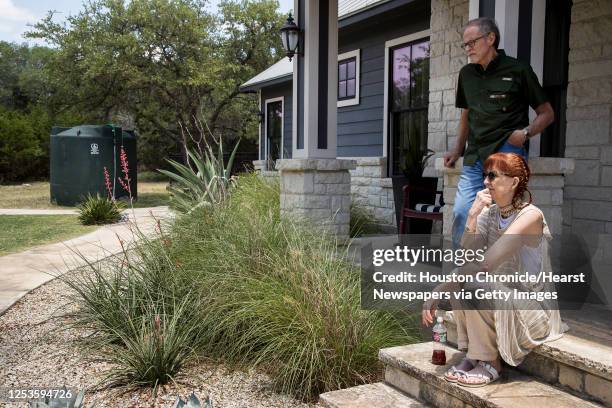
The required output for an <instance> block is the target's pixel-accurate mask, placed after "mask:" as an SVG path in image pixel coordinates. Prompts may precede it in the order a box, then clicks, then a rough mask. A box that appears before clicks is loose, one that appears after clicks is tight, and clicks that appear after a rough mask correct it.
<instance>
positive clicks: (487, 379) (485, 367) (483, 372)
mask: <svg viewBox="0 0 612 408" xmlns="http://www.w3.org/2000/svg"><path fill="white" fill-rule="evenodd" d="M481 367H482V368H481ZM478 368H480V371H479V372H477V373H473V372H472V371H474V370H475V369H478ZM468 378H471V379H479V380H481V381H479V382H467V381H466V379H468ZM498 379H499V372H498V371H497V370H496V369H495V367H493V366H492V365H491V364H489V363H486V362H484V361H479V362H478V364H476V367H474V368H473V369H472V370H471V371H470V372H467V373H465V374H463V375H462V376H461V377H459V378H458V379H457V384H459V385H462V386H464V387H470V388H477V387H484V386H485V385H488V384H491V383H492V382H494V381H497V380H498Z"/></svg>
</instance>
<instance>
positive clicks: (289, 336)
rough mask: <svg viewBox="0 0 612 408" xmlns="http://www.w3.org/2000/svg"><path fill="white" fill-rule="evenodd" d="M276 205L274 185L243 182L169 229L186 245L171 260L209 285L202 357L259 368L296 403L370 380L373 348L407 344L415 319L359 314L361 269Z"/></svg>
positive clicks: (374, 371)
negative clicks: (220, 201) (213, 207)
mask: <svg viewBox="0 0 612 408" xmlns="http://www.w3.org/2000/svg"><path fill="white" fill-rule="evenodd" d="M279 203H280V197H279V185H278V182H272V183H270V182H266V181H264V180H262V179H261V178H259V177H257V176H252V175H249V176H243V177H241V178H240V180H239V183H238V186H237V188H236V189H235V190H234V192H233V194H232V196H231V199H230V200H229V202H228V203H227V205H226V206H223V207H222V208H219V209H218V210H217V211H213V212H202V213H200V214H198V213H196V212H194V213H193V216H192V217H183V218H181V219H179V220H178V222H177V223H176V225H175V233H176V234H177V236H180V237H183V238H182V242H189V245H182V246H181V248H177V249H178V251H179V252H177V255H178V254H180V257H181V258H183V259H189V260H191V262H190V263H189V265H188V266H187V265H186V267H187V268H190V269H191V270H193V271H194V276H197V280H198V282H199V286H200V287H202V288H207V289H208V292H207V294H206V295H205V298H206V299H207V304H206V308H207V312H206V314H205V322H206V323H205V324H206V327H207V330H206V331H205V336H207V341H206V342H204V344H205V346H206V350H205V352H206V353H207V354H208V355H211V356H213V357H217V358H222V359H223V360H224V361H233V362H236V363H238V364H241V365H243V364H246V365H249V366H261V367H264V368H266V369H268V370H269V372H270V374H271V375H272V378H273V380H274V382H275V384H276V385H277V386H278V389H279V390H281V391H283V392H289V393H291V394H293V395H295V396H298V397H300V398H303V399H312V398H314V397H316V396H317V395H318V394H319V393H321V392H325V391H329V390H335V389H339V388H343V387H348V386H351V385H354V384H357V383H362V382H367V381H370V380H374V379H376V378H378V377H379V375H380V372H381V371H380V370H381V366H380V365H379V363H378V360H377V356H378V350H379V348H381V347H388V346H393V345H399V344H406V343H409V342H412V341H414V340H415V339H416V337H417V336H418V333H417V329H416V327H417V326H416V321H415V320H414V319H413V317H412V316H409V315H399V314H391V313H385V312H375V311H365V310H361V305H360V282H359V277H360V270H359V268H358V267H356V266H355V265H353V264H352V263H350V262H349V261H347V260H346V258H347V257H344V255H345V253H344V250H339V249H338V246H337V245H336V242H335V241H334V240H333V239H330V238H329V237H325V236H322V235H321V234H320V233H319V232H318V231H316V230H311V229H309V228H308V226H304V225H297V224H294V223H291V222H289V221H288V220H285V219H281V217H280V208H279ZM196 271H197V272H196Z"/></svg>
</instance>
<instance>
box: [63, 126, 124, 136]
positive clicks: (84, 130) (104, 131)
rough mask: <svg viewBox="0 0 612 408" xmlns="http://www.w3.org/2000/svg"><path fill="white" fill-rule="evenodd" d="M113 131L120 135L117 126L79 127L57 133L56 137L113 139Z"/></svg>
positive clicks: (120, 132)
mask: <svg viewBox="0 0 612 408" xmlns="http://www.w3.org/2000/svg"><path fill="white" fill-rule="evenodd" d="M113 129H114V131H115V134H116V135H119V136H120V135H121V134H122V132H123V131H122V129H121V127H119V126H112V125H79V126H74V127H71V128H69V129H66V130H64V131H63V132H59V133H58V134H57V135H58V136H72V137H113Z"/></svg>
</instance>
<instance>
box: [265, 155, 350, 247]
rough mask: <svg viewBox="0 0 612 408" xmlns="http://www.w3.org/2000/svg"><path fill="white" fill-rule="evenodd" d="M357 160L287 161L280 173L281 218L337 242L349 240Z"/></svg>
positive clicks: (279, 164) (279, 168)
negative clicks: (318, 230) (318, 229)
mask: <svg viewBox="0 0 612 408" xmlns="http://www.w3.org/2000/svg"><path fill="white" fill-rule="evenodd" d="M356 165H357V163H356V162H355V161H354V160H342V159H285V160H280V161H279V162H278V165H277V168H278V170H279V172H280V182H281V186H280V188H281V192H280V201H281V202H280V208H281V215H283V216H285V217H289V218H290V219H294V220H297V221H301V222H305V223H307V224H310V225H313V226H316V227H320V228H321V229H322V230H324V231H326V232H328V233H331V234H333V235H335V236H337V237H338V238H341V239H344V238H348V236H349V223H350V208H351V175H350V173H349V170H352V169H354V168H355V166H356Z"/></svg>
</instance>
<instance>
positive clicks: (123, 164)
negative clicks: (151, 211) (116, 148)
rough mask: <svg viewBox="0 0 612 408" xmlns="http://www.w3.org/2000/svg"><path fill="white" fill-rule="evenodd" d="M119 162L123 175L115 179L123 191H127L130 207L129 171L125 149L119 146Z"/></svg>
mask: <svg viewBox="0 0 612 408" xmlns="http://www.w3.org/2000/svg"><path fill="white" fill-rule="evenodd" d="M119 160H120V162H121V172H122V173H123V178H121V177H117V181H119V184H121V187H123V189H124V190H125V191H127V193H128V195H129V196H130V205H132V189H131V188H130V181H131V179H130V170H129V167H130V166H129V163H128V158H127V153H126V152H125V149H124V148H123V146H121V153H119Z"/></svg>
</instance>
